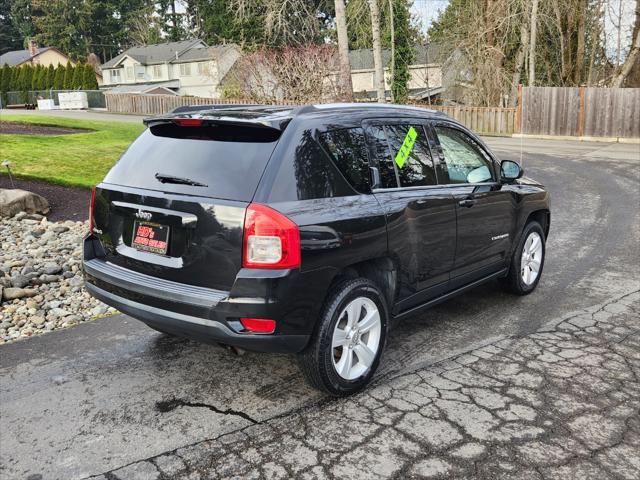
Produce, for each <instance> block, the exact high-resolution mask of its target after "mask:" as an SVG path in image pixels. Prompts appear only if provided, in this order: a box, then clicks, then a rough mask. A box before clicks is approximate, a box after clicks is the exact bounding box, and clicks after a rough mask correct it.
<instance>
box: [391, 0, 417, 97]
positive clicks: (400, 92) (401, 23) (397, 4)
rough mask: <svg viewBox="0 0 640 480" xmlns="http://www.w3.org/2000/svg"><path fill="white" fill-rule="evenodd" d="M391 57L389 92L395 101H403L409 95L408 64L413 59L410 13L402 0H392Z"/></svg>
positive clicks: (406, 4)
mask: <svg viewBox="0 0 640 480" xmlns="http://www.w3.org/2000/svg"><path fill="white" fill-rule="evenodd" d="M393 34H394V39H393V40H394V41H393V46H394V48H393V58H392V60H391V61H392V70H393V71H392V72H391V74H392V77H391V94H392V96H393V101H394V102H395V103H405V102H406V101H407V98H408V96H409V87H408V83H409V79H410V77H411V73H410V72H409V65H411V63H412V62H413V60H414V58H413V57H414V51H413V48H412V43H413V39H412V32H411V14H410V13H409V5H408V3H407V2H406V1H404V0H393Z"/></svg>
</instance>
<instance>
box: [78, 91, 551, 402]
mask: <svg viewBox="0 0 640 480" xmlns="http://www.w3.org/2000/svg"><path fill="white" fill-rule="evenodd" d="M145 123H146V125H147V126H148V128H147V129H146V130H145V131H144V133H142V134H141V135H140V137H139V138H138V139H137V140H136V141H135V142H134V143H133V144H132V145H131V146H130V147H129V149H128V150H127V151H126V152H125V153H124V154H123V155H122V157H121V158H120V160H119V161H118V162H117V163H116V165H115V166H114V167H113V168H112V169H111V171H110V172H109V173H108V174H107V176H106V177H105V179H104V181H103V182H102V183H101V184H99V185H98V186H97V187H96V188H95V190H94V193H93V195H92V204H91V212H92V215H91V218H90V233H89V235H88V236H87V237H86V239H85V241H84V271H85V278H86V287H87V289H88V290H89V292H90V293H91V294H92V295H93V296H95V297H97V298H99V299H100V300H102V301H103V302H105V303H107V304H109V305H112V306H113V307H115V308H117V309H118V310H120V311H121V312H123V313H126V314H128V315H131V316H132V317H134V318H137V319H139V320H141V321H143V322H145V323H146V324H147V325H149V326H150V327H151V328H154V329H156V330H159V331H161V332H164V333H167V334H170V335H179V336H186V337H190V338H195V339H197V340H201V341H205V342H214V343H223V344H226V345H231V346H234V347H239V348H244V349H250V350H258V351H266V352H290V353H297V354H298V357H299V363H300V366H301V368H302V370H303V372H304V373H305V375H306V377H307V378H308V380H309V381H310V382H311V383H312V384H313V385H314V386H316V387H318V388H321V389H323V390H325V391H327V392H329V393H330V394H333V395H345V394H349V393H352V392H355V391H357V390H359V389H361V388H362V387H364V385H366V384H367V382H368V381H369V380H370V379H371V377H372V375H373V373H374V372H375V370H376V368H377V366H378V363H379V361H380V356H381V353H382V350H383V347H384V345H385V341H386V337H387V333H388V331H389V326H390V322H391V320H392V319H393V320H395V319H399V318H402V317H405V316H407V315H411V314H414V313H417V312H420V311H422V309H424V308H426V307H429V306H431V305H434V304H435V303H437V302H440V301H442V300H445V299H448V298H450V297H452V296H453V295H456V294H458V293H461V292H463V291H465V290H467V289H469V288H472V287H475V286H476V285H479V284H481V283H483V282H486V281H488V280H491V279H494V278H498V279H500V280H501V281H502V283H503V284H504V285H505V286H506V287H507V288H508V289H509V290H511V291H513V292H515V293H517V294H521V295H523V294H527V293H530V292H531V291H532V290H533V289H535V287H536V285H537V283H538V281H539V280H540V275H541V273H542V267H543V263H544V254H545V239H546V238H547V234H548V231H549V221H550V213H549V196H548V193H547V192H546V191H545V190H544V188H543V187H542V186H541V185H539V184H538V183H535V182H533V181H531V180H527V179H524V178H521V177H522V170H521V168H520V166H519V165H518V164H517V163H514V162H512V161H508V160H505V161H503V162H502V163H500V162H499V161H498V160H497V159H496V157H495V156H494V155H493V154H492V153H491V151H490V150H489V149H488V148H487V147H486V145H485V144H484V143H483V142H482V141H481V140H480V139H479V138H478V137H477V136H475V135H474V134H473V133H471V132H470V131H469V130H467V129H466V128H465V127H463V126H462V125H460V124H459V123H457V122H455V121H453V120H452V119H450V118H448V117H447V116H445V115H442V114H440V113H438V112H435V111H431V110H425V109H421V108H412V107H403V106H397V105H378V104H337V105H315V106H304V107H274V106H235V107H234V106H215V105H214V106H199V107H182V108H179V109H177V110H174V111H173V112H172V113H170V114H167V115H165V116H161V117H154V118H149V119H146V120H145Z"/></svg>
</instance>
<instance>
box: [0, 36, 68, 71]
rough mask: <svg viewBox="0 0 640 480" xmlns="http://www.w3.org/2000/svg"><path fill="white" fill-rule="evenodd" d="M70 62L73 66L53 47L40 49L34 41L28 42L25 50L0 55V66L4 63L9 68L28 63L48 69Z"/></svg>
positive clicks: (66, 57)
mask: <svg viewBox="0 0 640 480" xmlns="http://www.w3.org/2000/svg"><path fill="white" fill-rule="evenodd" d="M67 62H70V63H71V65H75V62H74V61H72V60H71V59H70V58H69V57H68V56H66V55H65V54H64V53H62V52H61V51H60V50H58V49H57V48H55V47H40V48H38V45H37V44H36V42H35V41H33V40H29V48H27V49H25V50H13V51H10V52H6V53H3V54H2V55H0V66H2V65H4V64H5V63H6V64H7V65H9V66H10V67H16V66H19V65H24V64H27V63H30V64H31V65H34V66H35V65H42V66H44V67H48V66H49V65H53V66H54V67H57V66H58V65H59V64H62V65H66V64H67Z"/></svg>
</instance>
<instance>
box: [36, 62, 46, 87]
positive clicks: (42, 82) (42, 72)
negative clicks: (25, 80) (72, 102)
mask: <svg viewBox="0 0 640 480" xmlns="http://www.w3.org/2000/svg"><path fill="white" fill-rule="evenodd" d="M47 72H48V69H47V67H45V66H43V67H42V68H41V69H40V75H39V77H38V90H46V89H47Z"/></svg>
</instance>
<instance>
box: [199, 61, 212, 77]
mask: <svg viewBox="0 0 640 480" xmlns="http://www.w3.org/2000/svg"><path fill="white" fill-rule="evenodd" d="M207 67H208V65H207V62H199V63H198V75H208V74H209V69H208V68H207Z"/></svg>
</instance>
